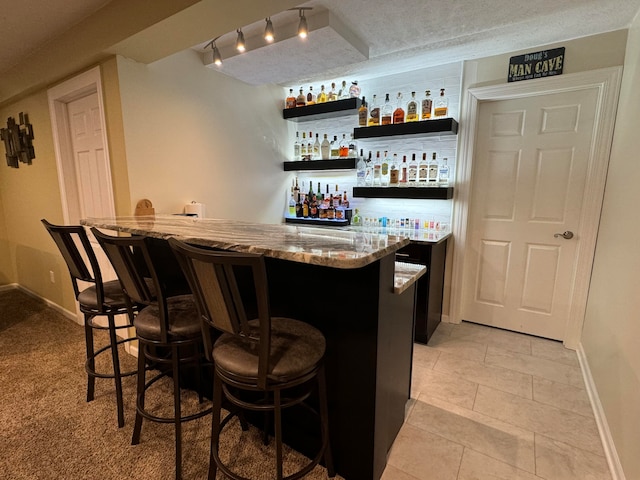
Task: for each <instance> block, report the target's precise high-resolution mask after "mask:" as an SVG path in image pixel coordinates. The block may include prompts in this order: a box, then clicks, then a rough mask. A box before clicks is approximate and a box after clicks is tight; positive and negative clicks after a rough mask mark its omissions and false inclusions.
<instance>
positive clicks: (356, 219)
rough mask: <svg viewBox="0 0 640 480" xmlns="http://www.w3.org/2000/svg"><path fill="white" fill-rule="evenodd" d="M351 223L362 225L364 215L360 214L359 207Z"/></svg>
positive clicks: (356, 225) (357, 225)
mask: <svg viewBox="0 0 640 480" xmlns="http://www.w3.org/2000/svg"><path fill="white" fill-rule="evenodd" d="M351 225H353V226H355V227H359V226H361V225H362V217H361V216H360V211H359V210H358V209H357V208H356V209H355V210H354V212H353V216H352V217H351Z"/></svg>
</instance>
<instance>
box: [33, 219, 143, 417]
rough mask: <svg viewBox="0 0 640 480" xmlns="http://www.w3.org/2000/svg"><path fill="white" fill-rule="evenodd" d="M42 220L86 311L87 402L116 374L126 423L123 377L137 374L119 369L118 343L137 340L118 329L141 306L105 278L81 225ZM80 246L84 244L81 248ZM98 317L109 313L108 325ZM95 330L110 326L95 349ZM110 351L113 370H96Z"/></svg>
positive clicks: (117, 396) (119, 407)
mask: <svg viewBox="0 0 640 480" xmlns="http://www.w3.org/2000/svg"><path fill="white" fill-rule="evenodd" d="M41 221H42V223H43V224H44V226H45V228H46V229H47V231H48V232H49V234H50V235H51V237H52V238H53V240H54V242H55V243H56V245H57V246H58V249H59V250H60V253H61V254H62V257H63V258H64V260H65V262H66V264H67V267H68V269H69V275H71V283H72V284H73V291H74V293H75V296H76V300H78V304H79V305H80V311H81V312H82V313H83V314H84V333H85V344H86V349H87V360H86V362H85V370H86V371H87V377H88V378H87V402H90V401H92V400H93V399H94V397H95V383H96V378H113V379H114V382H115V386H116V402H117V406H118V427H122V426H124V406H123V402H122V377H126V376H129V375H134V374H135V373H136V371H135V370H133V371H130V372H124V373H123V372H121V371H120V358H119V354H118V345H121V344H123V343H125V342H129V341H131V340H135V337H129V338H124V339H120V340H118V338H117V334H116V332H117V330H119V329H124V328H129V327H131V326H132V321H133V315H134V312H135V311H137V310H138V306H137V305H136V304H133V303H131V302H129V299H128V297H126V296H125V294H124V292H123V291H122V287H121V286H120V282H119V281H118V280H112V281H109V282H103V281H102V274H101V273H100V267H99V265H98V260H97V258H96V255H95V253H94V252H93V248H91V243H90V242H89V238H88V236H87V232H86V230H85V229H84V227H83V226H82V225H53V224H51V223H49V222H48V221H47V220H45V219H42V220H41ZM79 246H81V247H82V251H81V250H80V248H79ZM79 281H80V282H86V283H88V284H90V286H89V287H87V288H84V289H80V286H79V284H78V282H79ZM123 314H125V315H127V317H128V323H126V324H124V325H116V323H115V317H116V316H117V315H123ZM97 317H107V325H106V326H103V325H100V324H98V323H96V322H95V320H96V318H97ZM94 330H108V332H109V344H108V345H105V346H104V347H102V348H100V349H98V350H95V348H94V343H93V334H94ZM108 351H110V352H111V363H112V373H101V372H97V371H96V365H95V361H96V357H97V356H98V355H100V354H101V353H104V352H108Z"/></svg>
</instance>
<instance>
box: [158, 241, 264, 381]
mask: <svg viewBox="0 0 640 480" xmlns="http://www.w3.org/2000/svg"><path fill="white" fill-rule="evenodd" d="M169 244H170V245H171V247H172V248H173V250H174V253H175V254H176V258H177V259H178V263H179V264H180V266H181V267H182V269H183V271H184V273H185V276H186V278H187V281H188V282H189V286H190V287H191V291H192V292H193V295H194V297H195V299H196V305H197V306H198V311H199V313H200V316H201V319H202V322H203V325H202V327H203V328H202V333H203V340H204V344H205V352H206V354H207V356H208V360H210V361H211V360H212V359H211V352H212V350H213V341H212V336H211V328H214V329H216V330H218V331H221V332H225V333H229V334H232V335H237V336H241V337H243V338H244V339H245V340H246V341H248V342H253V343H255V344H256V348H258V355H259V364H258V365H259V366H258V386H259V387H261V388H266V384H267V373H268V368H269V354H270V349H271V311H270V306H269V296H268V284H267V271H266V267H265V263H264V257H263V256H262V255H257V254H252V253H236V252H221V251H215V250H208V249H204V248H198V247H194V246H191V245H188V244H186V243H184V242H181V241H179V240H177V239H175V238H170V239H169ZM239 270H241V271H242V273H245V271H247V270H248V271H249V272H250V277H251V280H250V282H249V283H250V284H251V285H252V287H253V288H252V290H253V292H251V293H252V294H253V295H254V297H253V298H254V299H255V302H256V304H257V313H258V318H259V327H258V330H257V331H256V329H255V328H253V329H252V328H250V326H249V323H248V320H249V319H248V318H247V314H246V310H247V308H246V307H245V301H246V299H247V297H250V295H248V294H247V292H243V293H241V291H240V288H239V287H238V283H239V282H238V274H239ZM242 284H243V285H244V284H245V282H242ZM243 295H244V296H243Z"/></svg>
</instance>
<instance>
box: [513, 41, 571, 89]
mask: <svg viewBox="0 0 640 480" xmlns="http://www.w3.org/2000/svg"><path fill="white" fill-rule="evenodd" d="M563 67H564V47H560V48H554V49H552V50H542V51H541V52H534V53H527V54H525V55H517V56H515V57H511V58H510V59H509V75H508V77H507V79H508V81H510V82H518V81H520V80H530V79H532V78H542V77H552V76H554V75H562V68H563Z"/></svg>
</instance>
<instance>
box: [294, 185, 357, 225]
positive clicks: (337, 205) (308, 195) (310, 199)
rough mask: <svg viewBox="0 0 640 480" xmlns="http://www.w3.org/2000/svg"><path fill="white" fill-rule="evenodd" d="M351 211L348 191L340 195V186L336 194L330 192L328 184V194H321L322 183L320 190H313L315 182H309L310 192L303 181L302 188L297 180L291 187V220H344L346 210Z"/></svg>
mask: <svg viewBox="0 0 640 480" xmlns="http://www.w3.org/2000/svg"><path fill="white" fill-rule="evenodd" d="M348 209H349V200H348V198H347V191H346V190H344V191H343V192H342V193H340V190H339V189H338V185H336V189H335V192H333V193H331V192H329V184H327V188H326V192H325V193H324V194H322V193H321V190H320V182H318V189H317V190H316V191H314V190H313V182H312V181H311V180H310V181H309V191H308V192H307V191H306V188H305V182H304V180H303V181H302V188H300V186H299V185H298V179H297V178H296V179H295V180H294V181H293V184H292V185H291V192H290V196H289V207H288V216H289V217H291V218H294V217H296V218H320V219H327V220H334V219H335V220H343V219H345V218H346V216H347V214H346V210H348Z"/></svg>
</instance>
